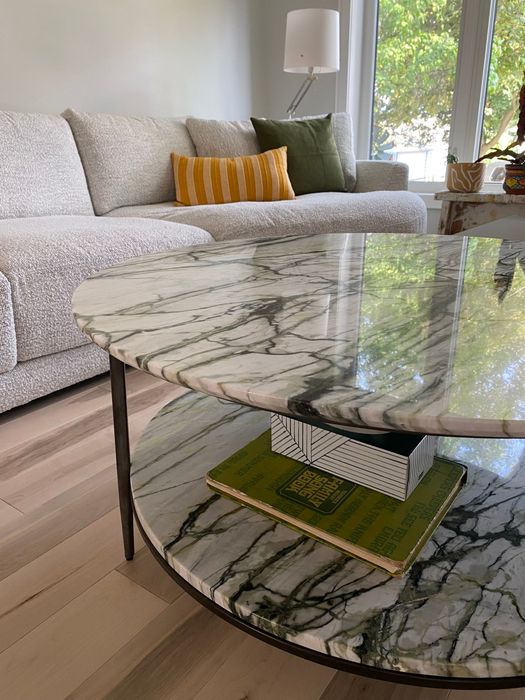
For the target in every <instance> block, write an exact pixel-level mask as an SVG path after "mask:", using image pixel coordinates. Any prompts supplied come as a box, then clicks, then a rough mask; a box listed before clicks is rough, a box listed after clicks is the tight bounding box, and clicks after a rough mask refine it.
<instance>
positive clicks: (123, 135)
mask: <svg viewBox="0 0 525 700" xmlns="http://www.w3.org/2000/svg"><path fill="white" fill-rule="evenodd" d="M64 117H65V118H66V119H67V120H68V122H69V124H70V126H71V129H72V130H73V134H74V136H75V140H76V142H77V146H78V150H79V152H80V157H81V158H82V163H83V164H84V169H85V171H86V176H87V180H88V184H89V190H90V192H91V198H92V200H93V206H94V208H95V212H96V213H97V214H105V213H106V212H108V211H110V210H111V209H115V208H116V207H123V206H128V205H129V206H131V205H134V204H150V203H154V202H164V201H166V200H167V199H175V188H174V185H173V171H172V169H171V162H170V154H171V153H173V152H175V153H180V154H181V155H184V156H195V155H197V154H196V151H195V146H194V145H193V141H192V140H191V136H190V134H189V132H188V129H187V128H186V125H185V123H184V119H183V118H173V119H154V118H153V117H122V116H118V115H114V114H87V113H85V112H76V111H74V110H72V109H68V110H66V111H65V112H64Z"/></svg>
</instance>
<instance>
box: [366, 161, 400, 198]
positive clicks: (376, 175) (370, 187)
mask: <svg viewBox="0 0 525 700" xmlns="http://www.w3.org/2000/svg"><path fill="white" fill-rule="evenodd" d="M356 179H357V183H356V186H355V190H354V191H355V192H374V191H375V190H407V189H408V165H407V164H406V163H398V162H393V161H388V160H358V161H357V162H356Z"/></svg>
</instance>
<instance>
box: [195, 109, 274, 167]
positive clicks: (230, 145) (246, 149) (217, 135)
mask: <svg viewBox="0 0 525 700" xmlns="http://www.w3.org/2000/svg"><path fill="white" fill-rule="evenodd" d="M186 126H187V127H188V131H189V132H190V136H191V138H192V141H193V143H194V144H195V148H196V149H197V155H198V156H204V157H207V156H210V157H212V158H236V157H237V156H254V155H256V154H257V153H260V152H261V149H260V148H259V141H258V140H257V134H256V133H255V129H254V128H253V125H252V123H251V121H250V120H247V121H241V122H238V121H224V120H220V119H197V118H196V117H188V119H187V120H186Z"/></svg>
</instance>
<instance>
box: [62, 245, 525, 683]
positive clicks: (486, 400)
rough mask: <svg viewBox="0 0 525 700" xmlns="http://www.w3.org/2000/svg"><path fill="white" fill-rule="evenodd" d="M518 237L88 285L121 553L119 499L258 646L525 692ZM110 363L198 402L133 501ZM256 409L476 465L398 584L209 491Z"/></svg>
mask: <svg viewBox="0 0 525 700" xmlns="http://www.w3.org/2000/svg"><path fill="white" fill-rule="evenodd" d="M513 245H514V247H513ZM519 245H520V244H517V246H516V245H515V244H512V245H511V246H510V248H509V245H506V246H505V245H503V244H502V242H501V241H499V240H493V239H474V238H473V239H462V238H454V239H452V240H450V239H444V238H442V237H438V236H414V235H399V234H366V235H365V234H353V235H350V234H332V235H328V236H309V237H299V238H286V239H271V240H268V239H267V240H263V241H249V242H235V243H226V244H216V245H214V246H201V247H199V248H196V249H194V250H192V251H174V252H172V253H168V254H162V255H153V256H147V257H144V258H138V259H135V260H131V261H128V262H127V263H124V264H122V265H118V266H115V267H114V268H111V269H110V270H105V271H103V272H101V273H98V274H97V275H95V276H94V277H92V278H91V279H89V280H87V281H86V282H84V283H83V284H82V285H81V287H80V288H79V289H78V290H77V292H76V293H75V298H74V313H75V317H76V319H77V323H78V324H79V326H80V327H81V328H82V329H83V330H84V332H86V333H87V334H88V335H89V336H90V337H91V338H92V339H93V340H94V342H96V343H97V344H99V345H100V346H102V347H104V348H105V349H106V350H107V351H108V352H109V353H110V355H111V370H112V391H113V399H114V417H115V434H116V444H117V469H118V474H119V491H120V496H121V508H122V515H123V525H124V533H125V545H126V555H127V556H128V557H131V556H132V554H133V543H132V539H131V533H132V530H131V527H130V525H131V517H132V510H131V504H132V502H133V506H134V509H135V512H136V515H137V520H138V523H139V527H140V528H141V530H142V531H143V533H144V536H145V539H146V542H148V543H149V545H150V546H151V548H152V550H153V551H154V553H156V556H157V558H158V559H159V561H160V562H161V563H162V565H163V566H164V567H165V568H166V569H167V570H169V571H170V573H171V574H172V575H173V576H174V577H175V578H176V579H177V580H178V581H179V582H180V583H181V585H183V586H184V587H185V588H186V590H189V592H190V593H191V594H192V595H194V596H195V597H196V598H198V599H199V600H200V601H201V602H203V603H204V604H207V605H208V606H209V607H211V608H212V609H213V610H214V612H216V613H217V614H220V615H222V616H223V617H226V618H227V619H228V620H229V621H230V622H233V623H234V624H237V625H238V626H241V627H243V628H244V629H246V630H247V631H249V632H250V633H252V634H255V635H256V636H259V637H262V638H264V639H265V640H266V641H269V642H271V643H273V644H276V645H277V646H281V647H282V648H285V649H287V650H288V651H292V652H294V653H297V654H301V655H303V656H306V657H307V658H310V659H312V660H315V661H317V662H320V663H325V664H328V665H331V666H334V667H336V668H343V669H346V670H349V671H352V672H354V673H362V674H365V675H374V676H376V677H380V678H385V679H388V678H389V679H395V680H396V681H397V682H405V683H406V682H410V683H419V684H422V685H436V686H443V685H448V686H452V687H469V688H481V687H485V688H488V687H510V686H517V685H523V684H525V590H524V580H525V577H524V573H525V561H524V559H525V557H524V552H525V550H524V548H523V544H524V538H525V518H524V515H523V514H524V513H525V508H524V506H525V489H524V486H525V483H524V480H525V474H523V470H520V466H521V465H522V463H523V461H524V455H525V441H523V440H521V439H519V438H523V437H525V395H524V393H525V392H524V391H523V386H524V381H523V380H524V379H525V361H524V357H525V352H524V351H525V323H524V321H525V303H524V302H525V283H524V280H523V277H522V276H521V277H520V276H519V274H521V273H519V274H518V273H516V275H514V271H515V270H514V268H515V267H516V264H517V262H519V261H520V255H523V252H522V250H521V249H520V247H519ZM123 363H126V364H129V365H132V366H135V367H138V368H139V369H142V370H143V371H146V372H150V373H152V374H154V375H156V376H160V377H163V378H164V379H166V380H167V381H172V382H174V383H177V384H182V385H184V386H187V387H189V388H191V389H193V390H194V392H199V393H194V392H193V393H189V394H187V395H185V396H184V397H182V398H181V399H179V400H177V401H175V402H173V403H172V404H169V405H168V406H166V407H165V408H164V409H163V410H162V411H161V412H160V413H159V414H158V416H157V417H156V418H154V419H153V421H152V422H151V424H150V426H149V427H148V428H147V430H146V432H145V434H144V436H143V438H142V439H141V442H140V444H139V446H138V448H137V450H136V452H135V455H134V458H133V463H132V465H131V472H132V474H131V488H132V493H131V491H130V479H129V475H130V460H129V446H128V440H127V418H126V405H125V383H124V371H123V369H124V364H123ZM202 394H208V395H209V396H203V395H202ZM211 396H215V397H218V398H219V400H217V398H211ZM257 409H266V411H267V410H272V411H277V412H281V413H283V414H286V415H291V416H295V417H298V418H305V417H308V418H310V417H314V418H316V419H317V420H319V421H322V422H334V423H341V424H345V425H351V426H358V427H366V428H373V429H383V430H384V429H387V430H400V431H418V432H428V433H434V434H440V435H444V436H449V437H445V438H443V439H442V440H441V444H440V447H439V451H440V453H441V454H443V455H445V456H448V457H449V458H453V459H459V460H461V461H462V462H465V463H466V464H467V465H468V466H469V467H470V469H469V475H468V484H467V486H466V487H465V488H464V489H463V491H462V492H461V494H460V496H459V498H458V500H457V501H456V503H455V505H454V507H453V509H452V510H451V511H450V513H449V514H448V516H447V518H446V519H445V521H444V522H443V524H442V526H441V527H440V528H439V529H438V530H437V531H436V533H435V535H434V537H433V538H432V540H431V541H430V542H429V543H428V544H427V546H426V547H425V549H424V550H423V551H422V553H421V555H420V557H419V558H418V561H417V562H416V564H415V565H414V566H413V568H412V569H411V570H410V572H409V573H408V574H407V575H406V576H405V577H402V578H399V579H394V578H390V577H389V576H387V575H386V574H383V573H381V572H379V571H377V570H374V569H371V568H369V567H367V566H366V565H365V564H362V563H360V562H358V561H356V560H353V559H350V558H347V557H343V556H341V555H340V554H338V553H337V552H336V551H334V550H332V549H330V548H328V547H326V546H323V545H321V544H318V543H315V542H313V541H312V540H309V539H308V538H305V537H300V536H299V535H297V534H296V533H294V532H293V531H292V530H290V529H288V528H286V527H284V526H282V525H277V524H276V523H274V522H272V521H270V520H269V519H267V518H265V517H263V516H261V515H258V514H256V513H254V512H252V511H250V510H248V509H245V508H241V507H239V506H237V505H235V504H234V503H232V502H229V501H227V500H226V499H223V498H220V497H219V496H217V495H216V494H213V493H212V492H211V491H209V490H208V489H207V487H206V485H205V483H204V478H203V477H204V474H205V473H206V472H207V471H208V470H209V469H210V468H212V467H213V466H215V465H216V464H218V463H219V462H221V461H222V460H223V459H224V458H225V457H227V456H228V455H230V454H232V453H233V452H235V451H236V450H237V449H239V447H241V446H242V445H243V444H245V443H247V442H249V441H250V440H251V439H253V438H254V437H256V436H257V435H259V434H260V433H261V432H263V431H264V430H266V429H267V426H268V420H269V414H268V413H266V411H265V410H257ZM458 435H459V436H473V437H474V438H477V439H473V438H472V437H462V438H459V439H458V438H457V437H452V436H458ZM480 436H483V437H484V438H514V439H507V440H501V439H488V440H487V439H484V440H482V439H479V438H480Z"/></svg>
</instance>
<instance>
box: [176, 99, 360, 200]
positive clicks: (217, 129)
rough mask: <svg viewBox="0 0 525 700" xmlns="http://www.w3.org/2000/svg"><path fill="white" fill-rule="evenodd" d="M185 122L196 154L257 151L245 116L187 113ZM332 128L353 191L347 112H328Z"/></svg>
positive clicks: (228, 155)
mask: <svg viewBox="0 0 525 700" xmlns="http://www.w3.org/2000/svg"><path fill="white" fill-rule="evenodd" d="M320 116H325V115H317V116H315V117H313V116H312V117H301V118H300V119H318V118H319V117H320ZM286 121H287V120H286ZM186 125H187V127H188V131H189V132H190V135H191V138H192V140H193V142H194V144H195V148H196V149H197V155H199V156H215V157H219V158H221V157H222V158H231V157H234V156H245V155H253V154H255V153H259V152H260V148H259V143H258V141H257V136H256V134H255V130H254V128H253V126H252V124H251V122H250V121H249V120H246V121H240V122H239V121H220V120H215V119H196V118H194V117H188V119H187V120H186ZM332 129H333V132H334V138H335V143H336V146H337V151H338V153H339V158H340V160H341V166H342V168H343V175H344V179H345V187H346V189H347V190H348V192H353V191H354V189H355V185H356V161H355V155H354V148H353V136H352V117H351V116H350V114H348V112H335V113H334V114H332Z"/></svg>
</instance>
